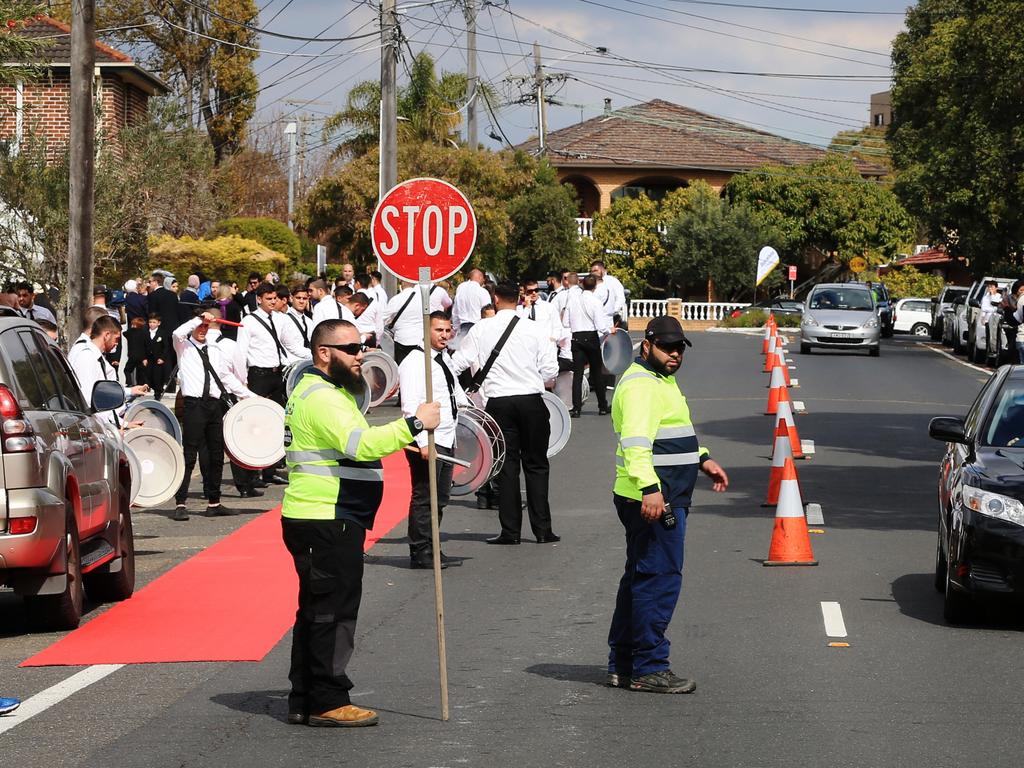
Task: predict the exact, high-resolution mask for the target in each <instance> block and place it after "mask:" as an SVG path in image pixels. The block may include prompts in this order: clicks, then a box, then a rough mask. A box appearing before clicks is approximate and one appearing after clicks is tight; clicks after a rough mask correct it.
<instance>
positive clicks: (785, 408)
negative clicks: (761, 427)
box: [772, 393, 806, 459]
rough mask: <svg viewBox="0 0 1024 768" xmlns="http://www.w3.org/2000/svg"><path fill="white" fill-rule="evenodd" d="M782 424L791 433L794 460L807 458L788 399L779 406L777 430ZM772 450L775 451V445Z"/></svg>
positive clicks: (776, 419) (776, 417) (791, 448)
mask: <svg viewBox="0 0 1024 768" xmlns="http://www.w3.org/2000/svg"><path fill="white" fill-rule="evenodd" d="M787 394H788V393H787ZM780 424H785V425H786V431H787V432H788V433H789V447H790V450H792V451H793V458H794V459H804V458H806V456H804V452H803V448H802V447H801V443H800V433H799V432H797V429H796V419H794V418H793V405H792V403H791V402H790V400H789V398H788V397H787V398H786V399H785V400H780V401H779V403H778V406H777V413H776V414H775V429H778V428H779V425H780ZM772 449H773V450H774V445H773V446H772Z"/></svg>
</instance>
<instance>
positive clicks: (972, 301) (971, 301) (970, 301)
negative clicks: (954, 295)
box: [967, 299, 981, 307]
mask: <svg viewBox="0 0 1024 768" xmlns="http://www.w3.org/2000/svg"><path fill="white" fill-rule="evenodd" d="M967 303H968V304H970V305H971V306H972V307H980V306H981V302H980V301H978V300H977V299H968V300H967Z"/></svg>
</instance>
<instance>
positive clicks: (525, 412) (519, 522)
mask: <svg viewBox="0 0 1024 768" xmlns="http://www.w3.org/2000/svg"><path fill="white" fill-rule="evenodd" d="M487 412H488V413H489V414H491V416H493V417H494V420H495V421H496V422H498V426H499V427H501V432H502V434H503V435H504V436H505V463H504V464H503V465H502V467H501V473H500V474H499V475H498V478H497V479H498V521H499V522H500V523H501V532H502V533H503V534H505V535H506V536H511V537H515V538H518V537H519V534H520V530H521V529H522V527H523V501H522V494H521V493H520V491H519V467H520V465H521V466H522V469H523V473H524V474H525V475H526V510H527V513H528V514H529V516H530V527H531V528H532V529H533V533H534V535H535V536H537V537H543V536H547V535H548V534H550V533H551V507H550V506H549V505H548V482H549V477H548V475H549V471H550V470H549V466H548V438H549V437H550V435H551V421H550V418H549V416H548V407H547V406H546V405H544V400H543V399H542V398H541V396H540V395H512V396H509V397H492V398H490V399H489V400H488V401H487Z"/></svg>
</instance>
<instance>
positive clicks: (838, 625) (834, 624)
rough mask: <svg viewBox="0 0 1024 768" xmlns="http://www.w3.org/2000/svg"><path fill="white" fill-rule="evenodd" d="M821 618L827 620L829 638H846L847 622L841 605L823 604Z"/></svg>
mask: <svg viewBox="0 0 1024 768" xmlns="http://www.w3.org/2000/svg"><path fill="white" fill-rule="evenodd" d="M821 618H822V619H824V620H825V635H826V636H827V637H846V622H845V621H843V609H842V608H840V607H839V603H822V604H821Z"/></svg>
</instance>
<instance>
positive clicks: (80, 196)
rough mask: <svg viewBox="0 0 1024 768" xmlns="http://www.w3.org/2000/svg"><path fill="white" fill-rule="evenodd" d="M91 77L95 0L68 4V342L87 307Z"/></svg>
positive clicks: (91, 176) (92, 157)
mask: <svg viewBox="0 0 1024 768" xmlns="http://www.w3.org/2000/svg"><path fill="white" fill-rule="evenodd" d="M95 77H96V4H95V0H72V3H71V86H70V88H71V93H70V97H71V99H70V100H71V146H70V184H69V187H70V193H69V198H68V271H67V284H66V286H65V290H66V292H67V311H66V314H65V317H64V329H65V333H67V337H68V339H73V338H75V337H76V336H77V335H78V334H79V333H80V332H81V330H82V312H83V311H84V310H85V308H86V307H87V306H89V304H91V303H92V272H93V253H92V229H93V228H92V221H93V181H94V178H95V165H96V115H95V113H94V112H93V103H92V89H93V81H94V79H95Z"/></svg>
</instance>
